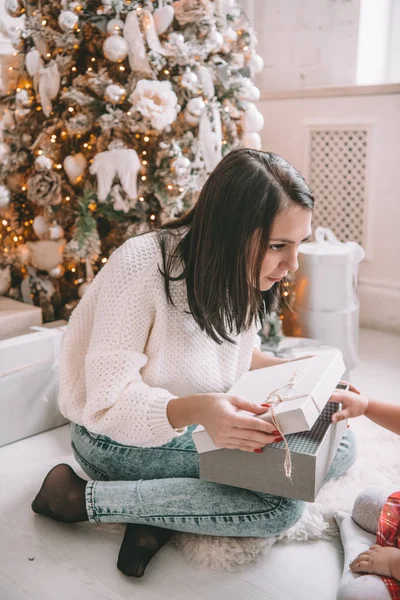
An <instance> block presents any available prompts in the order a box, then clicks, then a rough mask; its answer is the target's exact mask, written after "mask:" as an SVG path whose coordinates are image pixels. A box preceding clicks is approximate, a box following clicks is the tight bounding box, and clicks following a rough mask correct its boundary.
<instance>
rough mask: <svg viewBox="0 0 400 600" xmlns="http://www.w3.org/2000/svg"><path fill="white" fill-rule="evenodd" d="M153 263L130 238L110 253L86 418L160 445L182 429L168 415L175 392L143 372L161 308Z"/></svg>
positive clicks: (115, 433) (127, 437) (96, 426)
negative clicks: (157, 302) (154, 382)
mask: <svg viewBox="0 0 400 600" xmlns="http://www.w3.org/2000/svg"><path fill="white" fill-rule="evenodd" d="M153 263H154V260H153ZM151 266H152V268H149V267H150V265H149V264H148V261H146V256H142V255H141V253H140V250H139V251H137V249H136V248H135V247H134V246H133V245H132V244H131V242H130V241H128V242H126V243H125V244H123V245H122V246H121V247H120V248H119V249H118V250H117V251H115V252H114V254H113V255H112V256H111V258H110V260H109V262H108V264H107V265H106V267H104V269H106V272H105V273H104V277H103V279H102V283H101V288H100V291H99V296H98V300H97V303H96V310H95V315H94V322H93V329H92V333H91V337H90V343H89V347H88V352H87V354H86V358H85V381H86V403H85V407H84V410H83V415H82V417H83V423H82V424H83V425H84V426H85V427H87V428H88V429H89V430H90V431H93V432H94V433H99V434H102V435H106V436H108V437H110V438H112V439H113V440H115V441H116V442H118V443H121V444H124V445H132V446H161V445H163V444H165V443H167V442H168V441H169V440H171V439H172V438H173V437H176V436H177V435H179V434H178V433H177V431H176V430H175V429H173V427H172V426H171V424H170V423H169V420H168V417H167V404H168V402H169V400H171V399H172V398H174V397H175V396H173V395H172V394H171V393H169V392H168V391H167V390H166V389H163V388H156V387H151V386H149V385H147V384H146V383H145V382H144V381H143V379H142V376H141V374H140V370H141V369H142V368H143V367H144V365H145V364H146V362H147V360H148V359H147V356H146V354H145V348H146V342H147V339H148V336H149V333H150V331H151V327H152V323H153V321H154V318H155V310H156V308H155V298H154V296H155V294H154V291H153V290H154V273H155V271H156V269H155V268H154V264H153V265H151ZM104 269H103V270H104ZM152 274H153V280H152Z"/></svg>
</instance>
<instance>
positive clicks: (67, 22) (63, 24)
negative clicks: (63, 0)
mask: <svg viewBox="0 0 400 600" xmlns="http://www.w3.org/2000/svg"><path fill="white" fill-rule="evenodd" d="M78 23H79V17H78V15H77V14H76V13H74V12H72V11H71V10H63V11H62V12H60V14H59V15H58V24H59V26H60V29H62V30H63V31H72V30H73V29H76V28H77V27H78Z"/></svg>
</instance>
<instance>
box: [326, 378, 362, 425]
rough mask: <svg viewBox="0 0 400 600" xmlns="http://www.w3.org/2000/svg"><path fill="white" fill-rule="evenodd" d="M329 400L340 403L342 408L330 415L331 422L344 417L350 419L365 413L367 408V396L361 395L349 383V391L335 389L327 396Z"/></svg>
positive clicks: (341, 419)
mask: <svg viewBox="0 0 400 600" xmlns="http://www.w3.org/2000/svg"><path fill="white" fill-rule="evenodd" d="M329 402H338V403H341V404H342V406H343V408H342V410H339V411H338V412H336V413H335V414H334V415H333V416H332V423H337V422H338V421H343V420H344V419H352V418H353V417H359V416H361V415H363V414H365V412H366V410H367V408H368V398H367V396H361V394H360V392H359V391H358V390H357V389H356V388H355V387H353V386H352V385H350V390H349V391H347V392H346V391H344V390H343V391H341V390H337V391H336V392H334V393H333V394H332V396H331V397H330V398H329Z"/></svg>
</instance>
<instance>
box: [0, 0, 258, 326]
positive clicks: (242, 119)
mask: <svg viewBox="0 0 400 600" xmlns="http://www.w3.org/2000/svg"><path fill="white" fill-rule="evenodd" d="M6 10H7V11H8V13H9V14H10V15H12V16H14V17H18V16H21V15H22V14H24V15H25V24H24V28H23V29H21V31H19V30H17V29H8V30H7V31H6V28H5V27H4V26H3V32H4V31H6V33H7V34H8V35H9V36H11V37H13V43H14V46H15V51H16V53H17V54H18V56H16V59H18V58H20V59H21V60H20V64H19V66H17V65H16V66H15V67H14V68H13V69H11V70H12V72H10V76H12V77H10V85H9V89H8V91H7V94H6V95H5V96H4V97H3V98H2V99H1V102H2V104H3V106H4V105H5V106H6V111H5V113H4V116H3V119H2V122H1V125H0V134H1V140H0V141H1V145H0V163H1V164H0V184H1V185H0V247H1V258H0V260H1V263H0V293H3V294H4V293H7V295H8V296H10V297H12V298H15V299H17V300H23V301H25V302H33V303H34V304H36V305H39V306H41V307H42V309H43V312H44V319H45V320H46V321H49V320H53V319H59V318H68V317H69V315H70V313H71V312H72V310H73V309H74V308H75V306H76V304H77V302H78V301H79V298H80V297H82V295H83V293H84V292H85V289H86V288H87V286H88V285H89V284H90V282H91V280H92V279H93V277H94V275H95V274H96V273H97V272H98V270H99V269H100V268H101V267H102V265H103V264H104V263H105V262H107V259H108V257H109V255H110V254H111V253H112V252H113V251H114V250H115V249H116V248H117V247H118V246H120V245H121V244H122V243H123V242H124V241H125V240H126V239H128V238H129V237H132V236H135V235H137V234H139V233H142V232H145V231H148V230H150V229H151V228H153V227H156V226H159V225H160V224H161V223H162V222H164V221H165V220H168V219H171V218H173V217H175V216H178V215H179V214H181V213H182V212H184V211H186V210H188V209H189V208H190V207H191V206H192V205H193V203H194V202H195V200H196V198H197V195H198V193H199V191H200V189H201V187H202V185H203V183H204V181H205V180H206V178H207V176H208V174H209V173H210V172H211V171H212V170H213V169H214V167H215V166H216V164H217V163H218V162H219V160H221V158H222V156H223V155H224V154H225V153H227V152H229V151H230V150H232V149H233V148H236V147H239V146H247V147H253V148H260V146H261V140H260V136H259V133H258V132H259V131H260V130H261V128H262V126H263V117H262V115H261V113H260V112H259V111H258V110H257V108H256V106H255V104H254V102H255V101H257V100H258V98H259V90H258V89H257V87H256V86H255V85H254V83H253V81H252V78H253V76H254V75H255V74H256V73H257V72H258V71H260V70H261V69H262V66H263V61H262V59H261V58H260V56H258V55H257V54H256V51H255V45H256V38H255V34H254V32H253V30H252V29H251V27H250V25H249V22H248V20H247V18H246V16H245V15H244V13H243V12H242V10H241V8H240V6H239V4H238V2H237V0H214V1H212V0H178V1H176V2H172V1H168V0H164V2H163V1H162V0H158V1H157V0H155V1H153V2H151V1H149V0H147V1H146V0H81V1H77V0H74V1H69V0H41V1H39V0H6Z"/></svg>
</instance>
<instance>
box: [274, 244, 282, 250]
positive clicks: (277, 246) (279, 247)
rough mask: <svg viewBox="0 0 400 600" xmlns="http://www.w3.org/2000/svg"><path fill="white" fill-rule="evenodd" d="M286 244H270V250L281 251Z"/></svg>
mask: <svg viewBox="0 0 400 600" xmlns="http://www.w3.org/2000/svg"><path fill="white" fill-rule="evenodd" d="M285 245H286V244H271V245H270V250H281V249H282V248H284V247H285Z"/></svg>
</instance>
